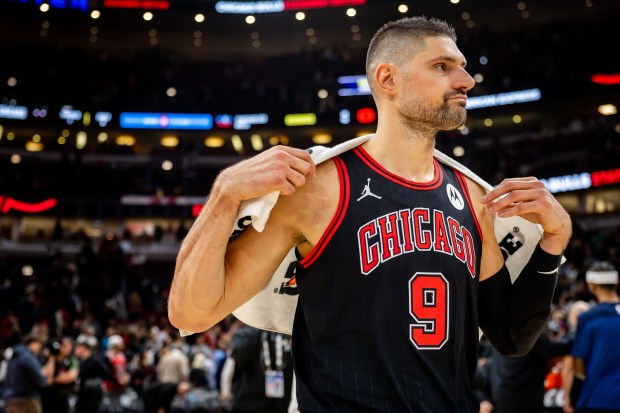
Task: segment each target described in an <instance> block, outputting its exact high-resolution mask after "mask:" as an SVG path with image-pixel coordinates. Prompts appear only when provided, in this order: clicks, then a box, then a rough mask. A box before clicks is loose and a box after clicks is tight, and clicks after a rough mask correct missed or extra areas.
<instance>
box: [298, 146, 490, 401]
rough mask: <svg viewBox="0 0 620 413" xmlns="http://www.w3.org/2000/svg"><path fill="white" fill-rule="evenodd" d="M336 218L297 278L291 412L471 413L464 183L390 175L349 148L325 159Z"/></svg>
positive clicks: (470, 243) (472, 310)
mask: <svg viewBox="0 0 620 413" xmlns="http://www.w3.org/2000/svg"><path fill="white" fill-rule="evenodd" d="M334 162H335V164H336V166H337V169H338V173H339V180H340V188H341V191H340V192H341V194H340V201H339V205H338V210H337V212H336V214H335V216H334V218H333V220H332V222H331V224H330V225H329V227H328V228H327V230H326V231H325V233H324V235H323V237H322V239H321V240H320V241H319V243H318V244H317V245H316V246H315V248H314V249H313V250H312V251H311V252H310V254H308V255H307V256H306V257H304V258H303V259H301V260H299V262H298V268H297V285H298V288H299V304H298V306H297V312H296V315H295V322H294V326H293V340H294V346H293V353H292V354H293V358H294V365H295V370H296V374H297V382H298V383H297V384H298V389H297V397H298V402H299V408H300V410H301V411H303V412H309V413H318V412H339V413H341V412H420V413H432V412H473V411H477V408H476V406H477V403H476V402H475V401H474V398H473V395H472V390H471V387H472V381H473V377H474V373H475V369H476V362H477V351H478V326H477V312H476V297H477V288H478V276H477V274H478V271H479V266H480V256H481V235H480V229H479V225H478V222H477V220H476V218H475V216H474V214H473V213H472V210H471V205H470V202H471V201H470V200H469V194H468V192H467V190H466V185H465V182H464V178H463V177H462V175H460V174H459V173H457V172H455V171H454V170H452V169H451V168H449V167H447V166H445V165H441V164H439V163H438V162H435V163H434V166H435V176H434V178H433V179H432V180H431V181H430V182H426V183H416V182H411V181H407V180H405V179H403V178H401V177H398V176H396V175H394V174H391V173H390V172H389V171H387V170H385V169H384V168H382V167H381V166H380V165H379V164H378V163H377V162H376V161H374V160H373V159H372V158H371V157H370V155H369V154H368V153H367V152H365V151H364V149H362V148H361V147H358V148H355V149H353V150H351V151H348V152H345V153H343V154H342V155H340V157H338V158H334Z"/></svg>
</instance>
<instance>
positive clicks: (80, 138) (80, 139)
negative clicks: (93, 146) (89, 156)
mask: <svg viewBox="0 0 620 413" xmlns="http://www.w3.org/2000/svg"><path fill="white" fill-rule="evenodd" d="M87 138H88V136H87V135H86V132H83V131H80V132H78V133H77V135H76V139H75V146H76V148H78V149H84V147H85V146H86V140H87Z"/></svg>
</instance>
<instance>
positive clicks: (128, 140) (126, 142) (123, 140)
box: [116, 135, 136, 146]
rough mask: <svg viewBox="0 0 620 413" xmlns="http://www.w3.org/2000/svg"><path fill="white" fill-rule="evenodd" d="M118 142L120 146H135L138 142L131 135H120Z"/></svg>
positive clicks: (117, 138)
mask: <svg viewBox="0 0 620 413" xmlns="http://www.w3.org/2000/svg"><path fill="white" fill-rule="evenodd" d="M116 144H117V145H119V146H133V145H135V144H136V138H134V137H133V136H131V135H118V136H117V137H116Z"/></svg>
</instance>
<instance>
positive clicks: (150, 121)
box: [120, 112, 213, 130]
mask: <svg viewBox="0 0 620 413" xmlns="http://www.w3.org/2000/svg"><path fill="white" fill-rule="evenodd" d="M120 124H121V128H133V129H192V130H210V129H212V128H213V116H211V115H209V114H196V113H140V112H123V113H121V117H120Z"/></svg>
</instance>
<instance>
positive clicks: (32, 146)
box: [26, 141, 43, 152]
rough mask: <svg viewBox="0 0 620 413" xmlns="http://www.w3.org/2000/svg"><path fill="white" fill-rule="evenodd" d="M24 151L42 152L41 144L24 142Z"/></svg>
mask: <svg viewBox="0 0 620 413" xmlns="http://www.w3.org/2000/svg"><path fill="white" fill-rule="evenodd" d="M26 150H27V151H28V152H41V151H42V150H43V144H42V143H41V142H33V141H28V142H26Z"/></svg>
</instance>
